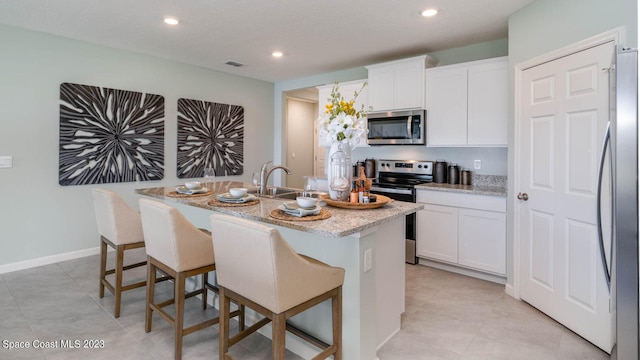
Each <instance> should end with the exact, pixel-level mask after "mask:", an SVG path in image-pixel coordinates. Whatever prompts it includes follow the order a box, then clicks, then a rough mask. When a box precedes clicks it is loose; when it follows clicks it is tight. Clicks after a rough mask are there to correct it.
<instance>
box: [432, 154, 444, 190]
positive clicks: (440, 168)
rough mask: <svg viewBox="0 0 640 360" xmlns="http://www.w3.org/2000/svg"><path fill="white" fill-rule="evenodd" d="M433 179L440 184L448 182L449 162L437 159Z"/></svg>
mask: <svg viewBox="0 0 640 360" xmlns="http://www.w3.org/2000/svg"><path fill="white" fill-rule="evenodd" d="M433 181H434V182H435V183H438V184H444V183H446V182H447V163H446V162H445V161H444V160H436V163H435V164H434V166H433Z"/></svg>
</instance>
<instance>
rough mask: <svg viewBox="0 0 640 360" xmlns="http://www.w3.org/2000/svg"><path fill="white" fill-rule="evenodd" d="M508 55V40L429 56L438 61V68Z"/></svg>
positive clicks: (474, 45)
mask: <svg viewBox="0 0 640 360" xmlns="http://www.w3.org/2000/svg"><path fill="white" fill-rule="evenodd" d="M507 55H509V41H508V40H507V38H504V39H498V40H493V41H487V42H482V43H477V44H472V45H468V46H461V47H457V48H452V49H447V50H441V51H434V52H430V53H429V56H431V57H432V58H434V59H436V60H437V61H438V66H443V65H451V64H459V63H463V62H468V61H476V60H483V59H489V58H494V57H499V56H507Z"/></svg>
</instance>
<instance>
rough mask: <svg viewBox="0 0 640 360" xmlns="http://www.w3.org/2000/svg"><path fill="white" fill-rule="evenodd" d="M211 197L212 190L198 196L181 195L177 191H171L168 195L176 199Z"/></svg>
mask: <svg viewBox="0 0 640 360" xmlns="http://www.w3.org/2000/svg"><path fill="white" fill-rule="evenodd" d="M209 195H211V190H207V192H203V193H198V194H180V193H179V192H177V191H169V192H168V193H167V196H168V197H174V198H192V197H200V196H209Z"/></svg>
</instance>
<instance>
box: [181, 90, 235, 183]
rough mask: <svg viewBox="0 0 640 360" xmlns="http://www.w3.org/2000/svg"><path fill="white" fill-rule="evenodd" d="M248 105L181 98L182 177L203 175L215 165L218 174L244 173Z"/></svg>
mask: <svg viewBox="0 0 640 360" xmlns="http://www.w3.org/2000/svg"><path fill="white" fill-rule="evenodd" d="M243 148H244V107H242V106H237V105H228V104H218V103H214V102H207V101H199V100H190V99H178V159H177V173H178V177H179V178H193V177H202V176H203V174H204V169H205V168H208V167H211V168H213V169H214V170H215V174H216V176H224V175H242V172H243V168H244V157H243Z"/></svg>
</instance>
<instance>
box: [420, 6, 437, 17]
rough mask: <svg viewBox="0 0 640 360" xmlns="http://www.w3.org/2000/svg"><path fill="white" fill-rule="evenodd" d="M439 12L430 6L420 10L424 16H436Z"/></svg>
mask: <svg viewBox="0 0 640 360" xmlns="http://www.w3.org/2000/svg"><path fill="white" fill-rule="evenodd" d="M437 13H438V9H434V8H429V9H424V10H422V11H421V12H420V15H422V16H424V17H432V16H435V15H436V14H437Z"/></svg>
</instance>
